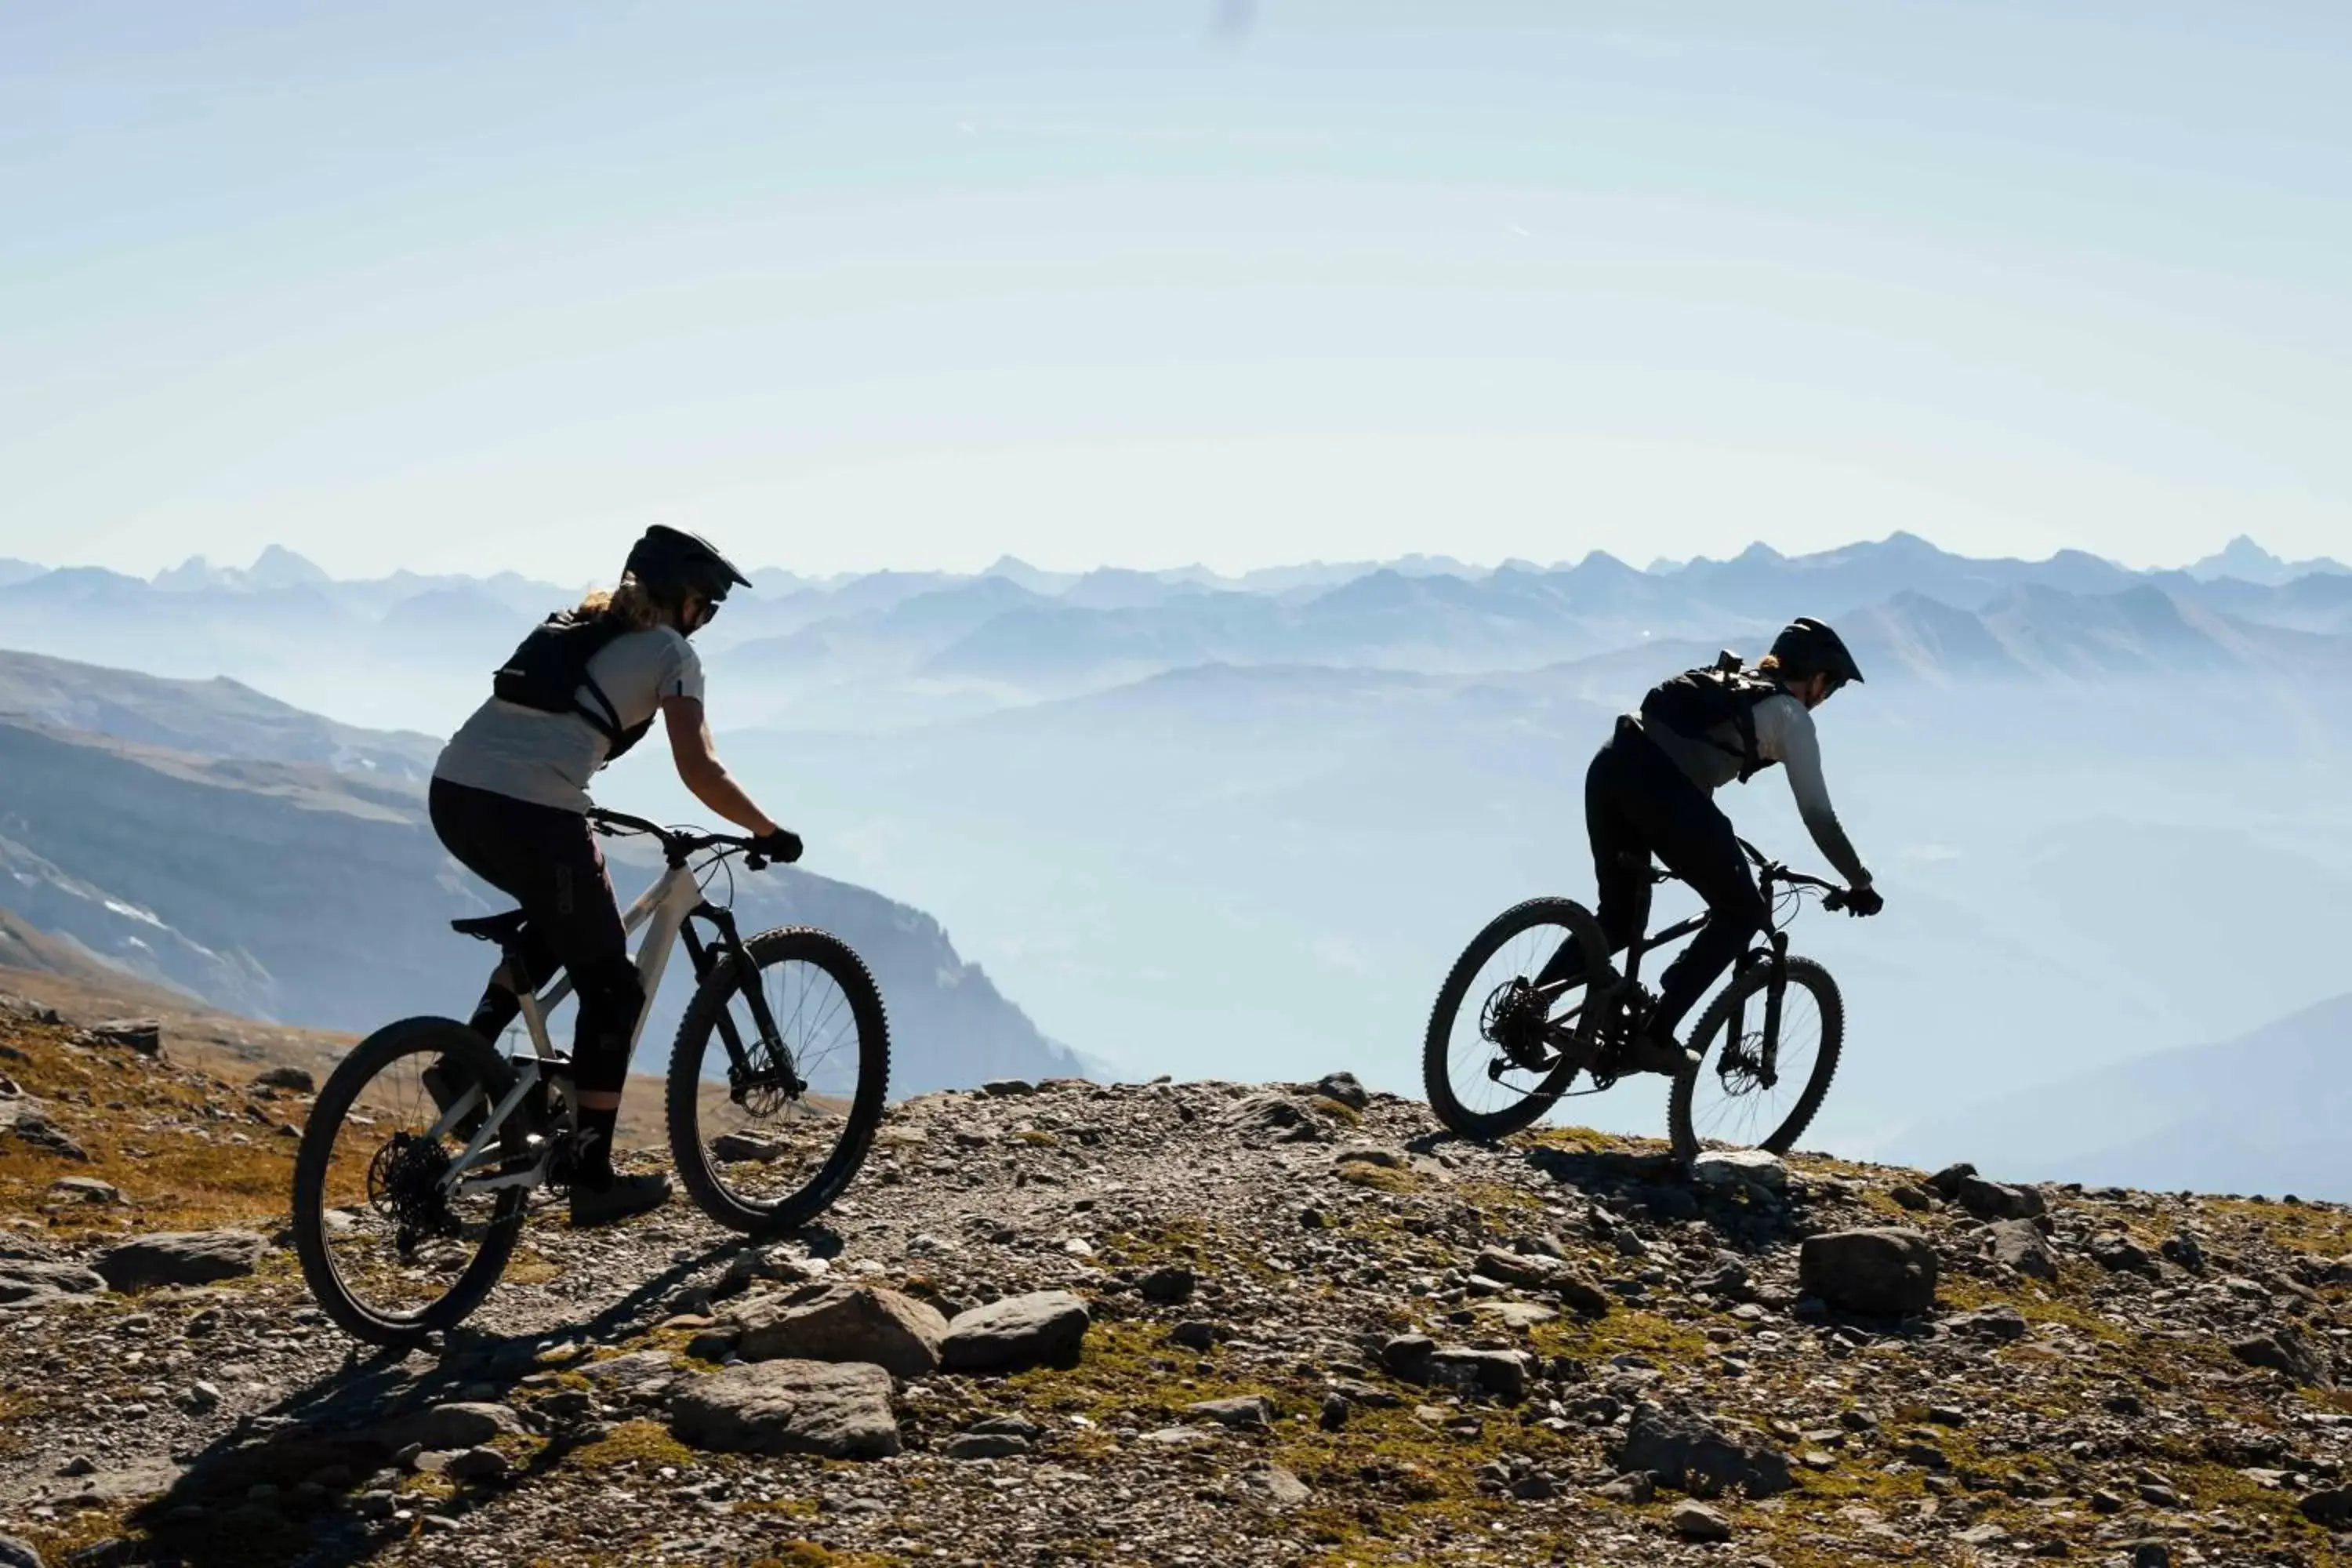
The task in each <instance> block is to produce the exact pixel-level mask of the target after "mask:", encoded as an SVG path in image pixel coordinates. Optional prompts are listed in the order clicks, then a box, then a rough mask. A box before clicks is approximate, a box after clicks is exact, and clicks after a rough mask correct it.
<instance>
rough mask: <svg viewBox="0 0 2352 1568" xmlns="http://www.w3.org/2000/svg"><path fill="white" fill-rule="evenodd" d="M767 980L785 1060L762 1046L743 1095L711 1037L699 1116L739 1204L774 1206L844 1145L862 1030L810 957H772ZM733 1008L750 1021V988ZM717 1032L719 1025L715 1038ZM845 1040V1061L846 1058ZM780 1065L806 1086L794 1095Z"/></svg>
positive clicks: (714, 1163) (720, 1174) (724, 1182)
mask: <svg viewBox="0 0 2352 1568" xmlns="http://www.w3.org/2000/svg"><path fill="white" fill-rule="evenodd" d="M760 984H761V991H762V992H763V994H765V995H766V997H767V1000H768V1008H769V1011H770V1013H771V1014H772V1016H774V1018H775V1019H776V1027H777V1031H778V1033H779V1035H780V1036H781V1039H780V1040H778V1041H777V1042H775V1044H776V1046H777V1047H781V1049H782V1052H783V1053H784V1058H785V1059H784V1060H783V1061H781V1062H778V1061H773V1060H772V1059H770V1058H769V1047H765V1046H760V1047H755V1048H754V1049H753V1051H752V1053H751V1055H752V1058H753V1059H752V1061H751V1069H752V1079H753V1081H752V1082H751V1084H750V1085H748V1086H747V1088H746V1091H745V1092H743V1093H742V1094H740V1096H738V1095H735V1094H731V1093H730V1090H729V1089H728V1088H727V1086H726V1084H725V1081H724V1069H725V1068H726V1067H727V1065H728V1064H727V1061H726V1058H725V1057H724V1055H723V1053H722V1052H721V1051H720V1050H719V1047H717V1046H716V1045H715V1044H712V1043H709V1042H707V1043H706V1044H705V1047H704V1049H705V1052H706V1057H707V1059H706V1061H705V1062H704V1063H703V1064H702V1069H701V1071H702V1077H703V1078H704V1079H705V1088H704V1089H703V1090H702V1092H701V1096H700V1100H701V1104H700V1114H699V1116H698V1123H699V1133H700V1137H701V1141H702V1143H703V1145H704V1147H705V1149H706V1150H707V1151H709V1163H710V1166H711V1169H712V1172H713V1173H714V1175H715V1176H716V1178H717V1180H718V1182H719V1184H720V1186H721V1187H722V1189H724V1190H725V1192H726V1193H727V1194H728V1195H730V1197H732V1198H733V1199H735V1200H736V1201H737V1202H740V1203H743V1204H747V1205H773V1204H775V1203H777V1202H779V1201H781V1200H782V1199H784V1198H786V1197H789V1196H791V1195H792V1194H795V1193H797V1192H799V1191H800V1190H801V1189H802V1188H803V1187H804V1186H806V1185H807V1184H809V1183H810V1182H811V1181H812V1180H813V1179H814V1177H815V1175H816V1173H817V1172H818V1171H819V1170H820V1169H821V1168H822V1167H823V1166H824V1163H825V1162H826V1160H827V1159H829V1158H830V1157H831V1155H832V1152H833V1150H834V1148H835V1144H836V1143H837V1142H839V1137H840V1131H841V1127H842V1125H843V1122H844V1121H845V1117H846V1115H847V1111H848V1101H849V1097H851V1096H852V1095H854V1094H855V1093H856V1088H857V1084H856V1044H857V1030H856V1023H855V1021H854V1017H853V1014H852V1009H851V1007H850V1001H849V996H848V994H847V993H846V992H845V991H844V990H843V989H842V987H841V985H840V984H839V982H837V981H836V980H835V979H834V977H833V976H832V975H831V974H829V973H826V972H825V971H824V968H823V967H821V966H820V965H817V964H814V963H807V962H805V961H801V960H786V961H784V962H782V963H773V964H770V965H768V966H767V967H765V968H763V969H762V970H761V975H760ZM729 1011H730V1014H732V1015H734V1016H736V1017H737V1018H738V1020H739V1026H740V1024H742V1023H745V1022H748V1019H749V1016H750V1009H749V1006H748V1005H747V1004H745V1003H744V1002H743V1001H742V999H741V998H740V995H739V996H737V997H735V998H733V999H731V1000H730V1003H729ZM740 1033H741V1034H742V1036H743V1037H744V1038H745V1039H746V1041H747V1042H748V1041H756V1040H757V1039H758V1032H757V1031H756V1030H755V1029H751V1028H748V1027H745V1028H740ZM716 1039H717V1031H716V1030H714V1031H712V1033H711V1037H710V1040H711V1041H712V1042H715V1041H716ZM844 1047H847V1049H848V1058H847V1061H846V1063H845V1064H844V1063H842V1062H841V1061H840V1059H839V1058H841V1057H842V1054H843V1051H844ZM844 1065H845V1066H846V1068H847V1070H846V1072H844V1071H843V1070H841V1068H842V1067H843V1066H844ZM778 1067H789V1068H791V1069H792V1071H793V1073H794V1074H796V1075H797V1076H798V1077H799V1078H800V1079H801V1080H802V1081H803V1083H804V1084H805V1085H806V1088H805V1089H804V1090H803V1092H802V1093H800V1094H799V1095H797V1096H788V1095H786V1094H784V1093H783V1092H782V1089H781V1087H780V1085H779V1084H778V1083H776V1082H775V1081H774V1077H773V1069H774V1068H778Z"/></svg>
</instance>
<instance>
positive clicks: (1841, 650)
mask: <svg viewBox="0 0 2352 1568" xmlns="http://www.w3.org/2000/svg"><path fill="white" fill-rule="evenodd" d="M1772 657H1773V658H1777V659H1779V660H1780V670H1781V672H1782V673H1783V674H1785V675H1787V676H1789V677H1790V679H1795V680H1802V679H1805V678H1806V677H1807V676H1809V675H1826V676H1828V677H1829V678H1830V679H1831V680H1832V682H1833V683H1835V684H1836V685H1839V686H1843V685H1844V684H1845V683H1846V682H1847V681H1849V680H1851V681H1860V680H1861V679H1862V668H1861V667H1860V666H1859V665H1857V664H1855V663H1854V662H1853V654H1851V653H1849V652H1847V651H1846V646H1845V640H1844V639H1843V638H1842V637H1839V636H1838V635H1837V633H1835V632H1833V631H1832V630H1830V628H1829V627H1828V626H1826V625H1824V624H1823V623H1822V622H1820V621H1817V620H1815V619H1813V617H1812V616H1798V617H1797V618H1796V619H1795V620H1793V621H1791V622H1790V623H1789V628H1788V629H1787V630H1786V631H1784V632H1782V633H1781V634H1780V636H1779V637H1776V638H1774V639H1773V642H1772Z"/></svg>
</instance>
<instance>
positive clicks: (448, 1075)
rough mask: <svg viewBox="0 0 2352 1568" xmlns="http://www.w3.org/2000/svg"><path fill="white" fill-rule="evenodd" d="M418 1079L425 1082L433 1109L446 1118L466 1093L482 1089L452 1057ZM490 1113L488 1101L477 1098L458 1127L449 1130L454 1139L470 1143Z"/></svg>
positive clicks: (483, 1097) (445, 1058)
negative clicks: (468, 1090)
mask: <svg viewBox="0 0 2352 1568" xmlns="http://www.w3.org/2000/svg"><path fill="white" fill-rule="evenodd" d="M419 1076H420V1077H422V1078H423V1079H425V1093H427V1094H429V1095H431V1096H432V1097H433V1105H434V1109H435V1110H438V1111H440V1112H441V1114H442V1115H444V1116H446V1115H448V1114H449V1108H450V1107H451V1106H453V1105H455V1104H457V1102H458V1101H459V1100H463V1099H465V1098H466V1091H467V1089H478V1088H479V1087H480V1086H479V1085H478V1084H477V1083H476V1082H475V1080H474V1075H473V1074H472V1073H470V1072H468V1071H467V1069H466V1066H465V1064H464V1063H462V1062H460V1061H458V1060H457V1059H456V1058H453V1057H443V1058H441V1059H440V1060H439V1061H437V1062H435V1063H434V1064H433V1065H432V1066H431V1067H429V1068H425V1071H424V1072H423V1073H422V1074H420V1075H419ZM488 1110H489V1097H488V1095H483V1094H478V1095H476V1096H475V1097H474V1104H473V1108H472V1109H471V1110H467V1112H466V1114H465V1115H463V1116H461V1117H459V1118H458V1119H457V1125H456V1126H455V1127H452V1128H451V1129H450V1130H449V1131H450V1133H451V1135H452V1136H454V1137H456V1138H457V1140H458V1141H459V1142H464V1143H471V1142H473V1141H474V1134H475V1133H477V1132H479V1131H481V1130H482V1121H483V1119H484V1116H485V1114H486V1113H487V1112H488Z"/></svg>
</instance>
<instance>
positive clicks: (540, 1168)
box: [426, 859, 807, 1193]
mask: <svg viewBox="0 0 2352 1568" xmlns="http://www.w3.org/2000/svg"><path fill="white" fill-rule="evenodd" d="M698 916H699V917H701V918H703V919H705V920H708V921H709V922H710V923H711V924H712V925H713V926H714V927H715V928H717V933H718V938H719V940H718V942H717V944H716V945H715V946H713V947H706V946H705V945H704V944H703V942H701V941H700V940H699V939H698V937H697V936H696V935H695V933H694V931H693V929H692V928H691V927H690V926H689V925H688V921H692V920H694V919H695V918H696V917H698ZM640 926H642V927H644V928H645V935H644V937H643V938H641V939H640V940H639V942H638V943H637V951H636V954H635V959H634V961H633V962H634V963H635V967H636V971H637V980H638V983H639V984H641V985H642V986H643V987H644V989H645V997H646V1000H645V1005H644V1006H643V1007H641V1008H639V1009H638V1011H637V1018H636V1023H635V1026H633V1027H632V1028H631V1030H630V1033H629V1053H630V1055H631V1056H632V1057H634V1056H635V1054H636V1047H637V1042H638V1041H639V1040H640V1039H641V1038H642V1037H644V1035H645V1028H646V1019H647V1018H649V1017H651V1016H653V1006H654V997H655V996H656V994H658V993H659V992H660V990H661V983H662V976H663V974H664V973H667V970H668V967H669V957H670V950H671V949H672V948H673V947H675V946H676V945H677V943H678V942H680V941H681V940H683V941H684V942H685V943H686V949H687V956H688V961H689V962H690V963H692V964H693V965H694V971H695V978H696V979H697V981H700V980H703V979H706V978H708V977H709V974H710V973H711V971H712V970H713V969H714V968H716V967H717V965H718V964H719V962H720V961H721V959H722V958H733V959H736V960H737V961H738V962H739V963H742V964H743V965H745V967H746V969H747V971H749V967H750V954H748V953H746V952H744V951H743V943H742V939H741V938H740V935H739V934H738V933H737V931H736V929H735V920H734V916H733V913H732V912H731V911H730V910H723V909H716V908H713V907H712V906H711V905H709V904H708V903H706V902H704V901H703V898H702V885H701V881H700V879H698V878H697V876H696V875H695V872H694V869H693V868H692V867H691V866H689V865H688V864H687V863H686V862H685V861H684V860H683V859H674V860H672V862H671V864H670V866H669V868H668V869H667V870H666V871H665V872H664V873H663V874H662V875H661V877H660V878H658V879H656V881H655V882H654V884H653V885H652V886H651V887H649V888H647V889H646V890H645V891H644V892H643V893H640V894H639V895H638V896H637V898H636V900H635V901H634V902H632V903H631V904H630V905H629V907H628V908H627V909H626V910H623V911H622V913H621V929H622V931H624V932H628V931H635V930H637V929H638V928H639V927H640ZM571 994H572V978H571V976H570V975H568V974H566V975H560V976H558V977H557V979H556V980H555V982H554V983H553V984H551V985H549V986H548V987H547V989H546V990H544V991H542V992H540V993H538V994H532V993H530V992H527V991H524V992H518V993H517V995H516V1000H517V1001H519V1002H520V1004H521V1005H522V1022H523V1024H524V1026H525V1027H526V1028H527V1029H528V1030H529V1031H530V1044H531V1054H530V1056H529V1057H524V1056H523V1055H522V1054H521V1053H520V1052H516V1053H514V1054H512V1055H511V1056H510V1057H509V1060H510V1061H512V1062H513V1063H514V1064H515V1068H516V1071H515V1082H514V1087H513V1088H512V1089H509V1090H508V1091H507V1092H506V1094H505V1095H504V1096H503V1097H502V1098H501V1099H500V1100H499V1102H498V1104H497V1105H495V1106H493V1107H492V1108H491V1109H490V1111H489V1114H488V1115H487V1116H485V1117H484V1118H483V1119H482V1125H481V1127H480V1128H479V1129H478V1130H477V1131H476V1132H475V1133H474V1136H473V1137H472V1139H471V1140H469V1141H468V1142H467V1145H466V1148H465V1150H464V1152H461V1153H460V1154H459V1155H458V1156H457V1158H456V1159H455V1160H454V1161H452V1162H451V1163H450V1166H449V1169H448V1170H447V1171H446V1173H443V1175H442V1177H441V1184H442V1186H443V1188H444V1190H446V1191H448V1192H451V1193H456V1192H457V1191H459V1190H460V1189H461V1188H462V1190H463V1191H465V1192H467V1193H482V1192H491V1191H495V1190H497V1189H498V1188H500V1187H514V1186H523V1187H535V1186H538V1185H539V1184H541V1183H542V1182H544V1181H545V1180H546V1179H547V1171H548V1166H549V1163H550V1162H551V1160H552V1159H553V1157H554V1152H555V1146H554V1144H553V1142H548V1143H547V1144H546V1146H545V1147H544V1148H542V1149H541V1151H540V1154H539V1158H538V1159H537V1160H536V1161H534V1162H533V1163H532V1164H531V1166H530V1169H529V1170H525V1171H510V1172H506V1173H501V1174H499V1175H495V1176H468V1175H467V1173H468V1172H469V1171H472V1170H474V1169H475V1168H477V1167H478V1166H479V1165H480V1164H482V1163H483V1162H484V1161H486V1160H488V1159H489V1158H491V1154H490V1150H491V1147H492V1145H493V1143H494V1142H496V1140H497V1138H498V1134H499V1129H500V1128H501V1127H503V1126H504V1125H505V1124H506V1121H507V1119H508V1118H509V1117H510V1116H512V1115H513V1114H514V1112H515V1110H516V1108H517V1107H518V1106H520V1105H521V1104H522V1103H523V1101H524V1100H526V1099H527V1098H528V1097H529V1096H530V1094H531V1092H532V1090H533V1089H536V1088H537V1087H538V1085H539V1083H540V1081H541V1079H543V1078H544V1077H546V1076H547V1075H548V1074H549V1073H550V1072H551V1070H553V1069H554V1068H559V1067H562V1066H567V1065H569V1060H570V1058H566V1057H564V1056H562V1054H560V1053H559V1052H558V1051H557V1050H556V1049H555V1047H554V1046H553V1045H552V1043H551V1041H550V1040H549V1039H548V1035H547V1016H548V1015H549V1014H550V1013H551V1012H553V1011H554V1010H555V1009H556V1008H557V1007H559V1006H561V1005H562V1004H563V1002H564V1000H565V998H567V997H569V996H570V995H571ZM743 994H744V997H745V999H746V1000H747V1002H748V1003H749V1005H750V1007H751V1017H752V1022H753V1024H754V1025H755V1026H757V1027H758V1028H759V1030H760V1035H761V1040H762V1042H764V1043H767V1044H769V1045H770V1046H772V1047H773V1046H774V1045H776V1044H777V1043H778V1041H779V1037H778V1033H777V1029H776V1021H775V1018H774V1016H772V1014H771V1012H770V1011H769V1008H768V999H767V995H766V994H765V993H764V992H763V991H762V990H761V988H760V987H759V986H758V985H747V986H745V987H744V988H743ZM718 1024H719V1037H720V1038H721V1040H722V1041H723V1042H724V1043H725V1045H726V1047H727V1053H728V1056H729V1058H730V1060H731V1061H732V1063H733V1065H734V1068H735V1069H736V1070H737V1071H738V1072H743V1071H748V1070H749V1068H750V1065H751V1061H750V1057H749V1055H748V1054H747V1053H746V1052H745V1050H744V1048H743V1042H742V1039H741V1037H740V1034H739V1033H738V1032H737V1030H736V1027H735V1021H734V1019H733V1018H732V1017H731V1016H730V1015H729V1014H728V1012H727V1011H726V1010H724V1009H721V1010H720V1012H719V1019H718ZM783 1059H785V1060H786V1062H787V1064H789V1058H788V1057H787V1058H783ZM787 1071H788V1072H789V1065H788V1066H787ZM790 1076H791V1078H792V1085H791V1089H792V1092H793V1093H798V1092H800V1090H801V1089H804V1088H806V1087H807V1086H806V1085H804V1084H802V1083H801V1082H799V1079H798V1075H797V1074H796V1073H793V1074H791V1075H790ZM481 1095H482V1089H481V1088H480V1086H479V1085H475V1086H472V1087H469V1088H468V1089H467V1091H466V1092H465V1093H464V1094H463V1095H461V1096H459V1097H458V1099H457V1102H456V1103H455V1104H454V1105H452V1106H451V1107H450V1108H449V1109H448V1110H446V1111H444V1112H443V1113H442V1114H441V1117H440V1119H439V1120H438V1121H435V1122H434V1124H433V1126H432V1128H431V1129H430V1130H429V1131H428V1132H427V1133H426V1136H427V1137H430V1138H436V1139H438V1138H441V1137H443V1136H445V1135H446V1133H447V1132H448V1131H449V1129H450V1128H452V1127H454V1126H456V1125H457V1123H458V1122H459V1121H462V1120H463V1119H464V1118H465V1117H466V1116H467V1114H468V1113H469V1112H470V1111H471V1110H473V1108H474V1106H475V1104H476V1103H477V1101H478V1100H479V1099H480V1097H481Z"/></svg>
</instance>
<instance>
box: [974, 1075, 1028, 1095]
mask: <svg viewBox="0 0 2352 1568" xmlns="http://www.w3.org/2000/svg"><path fill="white" fill-rule="evenodd" d="M965 1081H967V1082H969V1081H970V1080H969V1079H966V1080H965ZM980 1092H981V1093H982V1094H984V1095H987V1096H988V1097H989V1098H990V1099H992V1100H1012V1099H1016V1098H1018V1097H1020V1096H1022V1095H1028V1094H1034V1093H1036V1092H1037V1086H1036V1085H1035V1084H1034V1083H1031V1082H1030V1081H1029V1080H1028V1079H1020V1078H992V1079H989V1080H988V1081H987V1082H986V1083H983V1084H982V1085H981V1086H980Z"/></svg>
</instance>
